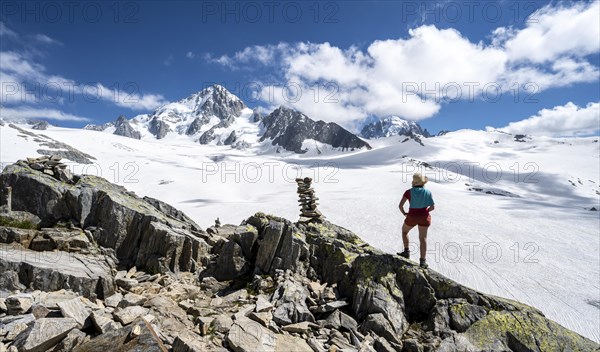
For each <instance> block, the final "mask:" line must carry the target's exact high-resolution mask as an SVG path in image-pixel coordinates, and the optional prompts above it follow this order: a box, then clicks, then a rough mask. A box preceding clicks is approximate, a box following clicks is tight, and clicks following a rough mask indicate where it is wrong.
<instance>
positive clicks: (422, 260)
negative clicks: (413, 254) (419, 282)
mask: <svg viewBox="0 0 600 352" xmlns="http://www.w3.org/2000/svg"><path fill="white" fill-rule="evenodd" d="M419 266H420V267H421V268H423V269H427V268H428V267H429V265H427V261H426V260H425V259H419Z"/></svg>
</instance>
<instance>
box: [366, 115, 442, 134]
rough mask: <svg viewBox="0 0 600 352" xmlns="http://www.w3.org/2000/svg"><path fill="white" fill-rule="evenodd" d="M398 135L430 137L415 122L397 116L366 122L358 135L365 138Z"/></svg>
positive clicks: (427, 132)
mask: <svg viewBox="0 0 600 352" xmlns="http://www.w3.org/2000/svg"><path fill="white" fill-rule="evenodd" d="M398 135H406V136H408V135H420V136H423V137H426V138H427V137H431V134H430V133H429V131H427V129H424V128H422V127H421V126H420V125H419V124H418V123H417V122H415V121H408V120H404V119H402V118H400V117H398V116H388V117H385V118H382V119H379V120H377V121H374V122H371V123H368V124H366V125H365V126H363V128H362V129H361V131H360V136H361V137H363V138H367V139H373V138H384V137H391V136H398Z"/></svg>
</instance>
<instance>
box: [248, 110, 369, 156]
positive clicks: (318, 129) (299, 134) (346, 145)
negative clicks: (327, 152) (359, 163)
mask: <svg viewBox="0 0 600 352" xmlns="http://www.w3.org/2000/svg"><path fill="white" fill-rule="evenodd" d="M261 125H262V126H263V129H264V134H263V136H262V137H261V139H260V140H261V141H264V140H266V139H270V140H271V141H272V144H273V145H279V146H281V147H283V148H284V149H286V150H289V151H293V152H295V153H305V152H307V149H306V148H304V147H303V144H304V143H305V141H307V140H313V141H315V142H320V143H323V144H328V145H331V146H332V147H333V148H341V149H342V150H354V149H355V148H358V149H360V148H367V149H371V146H370V145H369V144H368V143H367V142H365V141H363V140H362V139H360V138H358V137H357V136H356V135H354V134H353V133H351V132H349V131H348V130H346V129H344V128H343V127H342V126H340V125H338V124H336V123H333V122H329V123H327V122H324V121H321V120H320V121H314V120H312V119H310V118H309V117H308V116H306V115H304V114H303V113H301V112H300V111H297V110H294V109H290V108H288V107H285V106H280V107H278V108H277V109H275V110H274V111H273V112H272V113H270V114H269V115H267V116H265V117H264V118H263V119H262V121H261Z"/></svg>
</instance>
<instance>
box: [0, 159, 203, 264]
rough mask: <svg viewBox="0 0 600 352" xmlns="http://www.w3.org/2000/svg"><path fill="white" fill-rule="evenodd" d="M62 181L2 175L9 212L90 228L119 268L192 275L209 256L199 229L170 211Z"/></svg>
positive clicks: (22, 171)
mask: <svg viewBox="0 0 600 352" xmlns="http://www.w3.org/2000/svg"><path fill="white" fill-rule="evenodd" d="M76 180H77V181H76V182H75V183H74V184H67V183H64V182H61V181H59V180H57V179H55V178H54V177H51V176H49V175H46V174H43V173H41V172H38V171H36V170H33V169H32V168H30V167H28V166H27V165H9V166H7V167H6V168H5V169H4V170H3V172H2V174H1V175H0V185H2V187H12V199H13V200H12V208H13V210H27V211H29V212H31V213H33V214H35V215H36V216H38V217H39V218H40V219H42V223H41V225H42V226H45V227H52V226H54V225H56V224H57V223H59V222H60V221H67V222H71V223H75V224H76V225H77V226H79V227H81V228H91V229H92V230H93V231H91V234H92V236H93V240H94V241H95V242H96V243H97V244H98V245H99V246H101V247H104V248H110V249H113V250H114V251H115V254H116V257H117V259H118V260H119V262H120V264H121V265H124V266H127V267H130V266H133V265H136V266H137V267H139V268H141V269H148V270H150V271H155V272H165V271H168V270H170V271H195V270H196V269H197V268H198V266H199V262H201V260H202V258H203V256H206V255H207V254H208V251H209V246H208V244H207V243H206V242H205V241H204V239H202V238H201V237H202V236H206V233H204V232H203V231H202V230H200V229H199V228H198V226H197V225H196V224H194V223H193V222H189V221H188V219H187V217H185V216H183V215H182V214H180V213H177V212H176V211H174V210H173V208H172V207H170V206H167V205H166V204H165V203H162V202H158V201H148V200H144V199H142V198H139V197H137V196H136V195H135V194H132V193H130V192H128V191H127V190H126V189H125V188H123V187H121V186H117V185H115V184H112V183H110V182H108V181H107V180H105V179H103V178H100V177H96V176H89V175H86V176H81V177H77V178H76Z"/></svg>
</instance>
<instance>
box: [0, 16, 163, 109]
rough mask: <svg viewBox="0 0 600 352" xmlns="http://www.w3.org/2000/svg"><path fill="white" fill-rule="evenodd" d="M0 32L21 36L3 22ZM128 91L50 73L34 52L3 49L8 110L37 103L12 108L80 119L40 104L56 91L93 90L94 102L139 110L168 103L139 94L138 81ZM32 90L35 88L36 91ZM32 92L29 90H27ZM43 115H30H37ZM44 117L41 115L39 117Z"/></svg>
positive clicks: (1, 95)
mask: <svg viewBox="0 0 600 352" xmlns="http://www.w3.org/2000/svg"><path fill="white" fill-rule="evenodd" d="M0 33H3V34H2V36H15V37H19V36H18V34H17V33H15V32H13V31H12V30H10V29H9V28H8V27H6V25H5V24H4V23H2V22H0ZM35 38H36V41H39V42H43V43H46V44H51V45H62V43H61V42H59V41H58V40H55V39H53V38H50V37H48V36H46V35H43V34H38V35H36V36H35ZM127 88H131V89H125V87H123V89H125V91H123V90H120V89H118V88H117V89H115V88H108V87H106V86H105V85H103V84H101V83H85V84H83V83H80V82H77V81H75V80H72V79H69V78H66V77H63V76H61V75H54V74H50V73H48V71H47V69H46V67H45V66H44V65H42V64H41V63H39V62H36V60H35V55H30V54H29V53H28V52H22V51H18V50H7V51H2V52H0V103H1V104H4V105H5V106H3V109H8V108H7V107H6V105H7V104H8V105H14V104H21V105H23V104H26V105H35V107H23V108H21V109H12V110H9V111H10V112H11V113H12V114H16V115H19V116H21V117H24V114H36V113H37V114H40V113H41V114H46V116H47V117H48V118H50V117H49V116H52V118H53V119H63V120H70V121H83V120H78V119H77V118H79V117H78V116H74V115H71V114H67V113H63V114H59V113H58V112H57V111H58V110H54V109H44V108H41V107H40V105H43V104H44V103H49V101H47V99H40V96H39V95H41V92H47V93H48V94H51V93H50V92H52V93H54V92H56V93H57V95H58V96H62V97H64V96H69V97H73V96H75V95H83V94H84V91H85V93H86V95H89V94H90V92H93V93H92V94H94V95H96V96H95V97H94V99H93V100H94V101H97V100H102V101H104V102H107V103H109V104H114V105H116V106H119V107H123V108H127V109H131V110H136V111H148V110H152V109H154V108H156V107H158V106H160V105H163V104H165V103H166V100H165V98H164V97H163V96H162V95H160V94H148V93H145V94H143V93H140V89H139V87H138V86H136V85H135V84H133V85H131V84H129V86H128V87H127ZM31 89H34V91H33V94H32V92H31ZM27 91H29V92H27ZM64 100H65V99H64V98H63V99H57V100H56V101H51V102H50V103H56V102H58V103H61V102H64ZM35 117H40V116H29V117H28V118H35ZM40 118H42V117H40Z"/></svg>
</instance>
